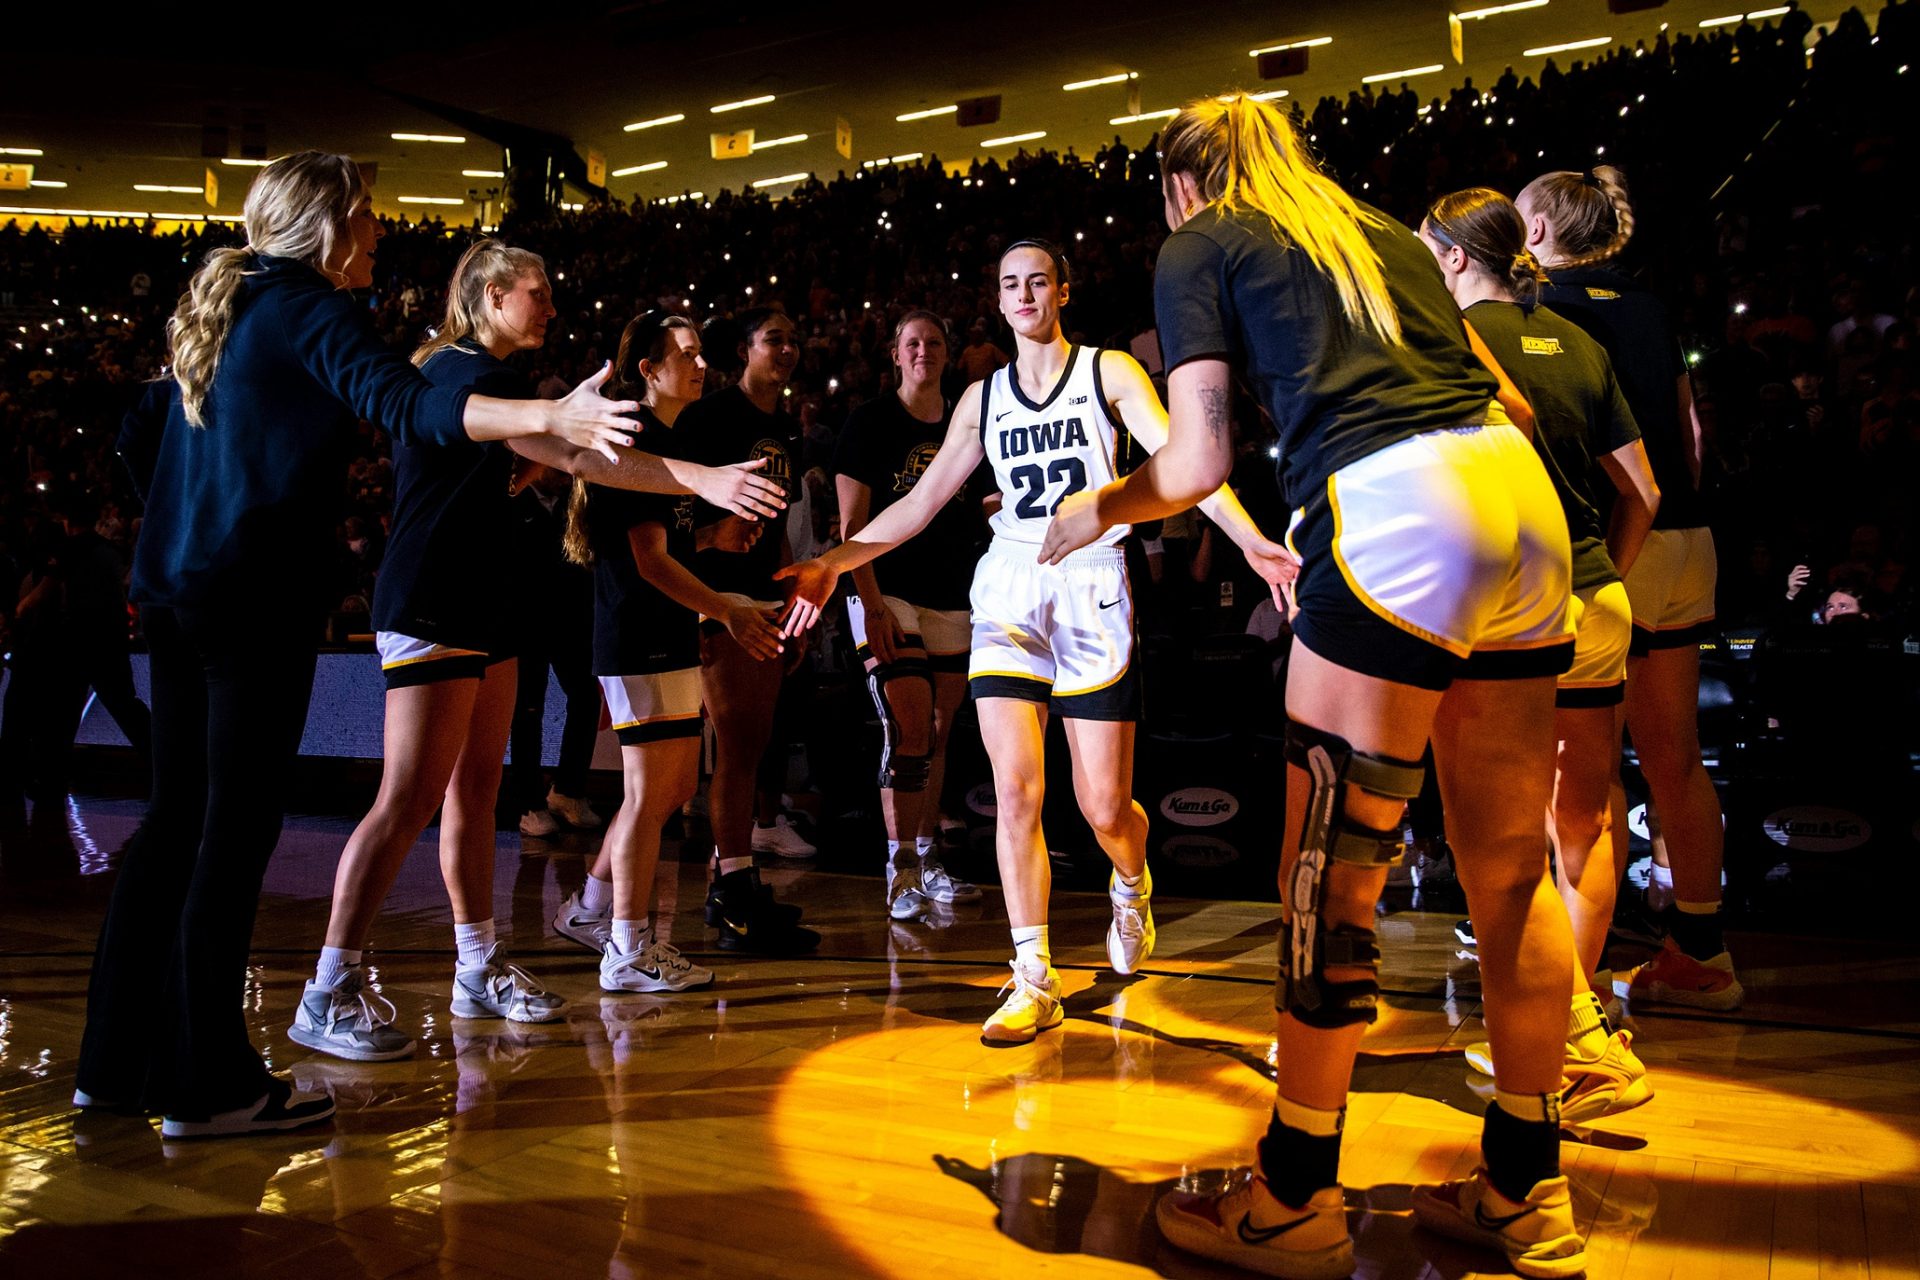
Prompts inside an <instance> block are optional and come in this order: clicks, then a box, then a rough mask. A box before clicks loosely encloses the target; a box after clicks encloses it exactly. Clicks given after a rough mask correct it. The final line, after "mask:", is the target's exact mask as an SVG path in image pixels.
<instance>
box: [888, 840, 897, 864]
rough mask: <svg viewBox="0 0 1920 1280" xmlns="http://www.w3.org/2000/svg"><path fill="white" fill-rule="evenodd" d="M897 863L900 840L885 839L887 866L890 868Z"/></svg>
mask: <svg viewBox="0 0 1920 1280" xmlns="http://www.w3.org/2000/svg"><path fill="white" fill-rule="evenodd" d="M899 864H900V842H899V841H898V840H889V841H887V867H888V868H889V869H891V868H893V867H896V866H898V865H899Z"/></svg>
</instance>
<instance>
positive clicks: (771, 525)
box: [674, 386, 800, 600]
mask: <svg viewBox="0 0 1920 1280" xmlns="http://www.w3.org/2000/svg"><path fill="white" fill-rule="evenodd" d="M674 430H675V431H678V432H682V433H684V435H685V436H686V439H687V442H688V444H687V448H688V453H687V455H686V457H687V459H688V460H689V461H692V462H698V463H702V464H704V465H706V466H709V467H723V466H729V465H731V464H733V463H736V462H750V461H752V460H753V459H755V458H765V459H767V465H766V467H765V468H764V469H762V470H761V471H760V473H759V474H761V475H763V476H765V477H767V478H768V479H769V480H774V481H778V482H779V484H780V485H781V487H782V488H784V489H785V490H786V496H787V501H788V502H792V501H793V499H794V497H795V495H796V494H797V492H798V489H797V484H798V481H799V478H800V476H799V471H798V469H797V464H798V461H799V458H800V442H799V428H798V426H797V425H796V424H795V422H794V420H793V419H792V418H791V417H789V416H788V415H787V414H784V413H778V412H776V413H762V412H760V410H759V408H758V407H757V406H756V405H755V404H754V403H753V401H751V400H749V399H747V393H746V392H744V391H742V390H741V389H740V388H739V387H738V386H731V387H728V388H726V389H725V390H724V391H716V392H714V393H713V394H712V395H710V396H708V397H706V398H705V399H703V400H696V401H695V402H694V403H692V404H690V405H688V406H687V407H686V408H685V409H684V410H682V411H681V414H680V420H679V421H678V422H677V423H675V424H674ZM728 514H729V513H728V512H727V511H725V510H723V509H722V508H720V507H716V506H712V505H710V504H709V503H706V502H699V503H696V504H695V508H694V517H693V519H694V523H695V524H696V525H698V526H700V527H701V528H705V527H706V526H707V525H710V524H714V523H716V522H718V521H719V520H721V519H723V518H725V517H726V516H727V515H728ZM765 523H766V531H765V532H764V533H762V534H761V535H760V541H758V542H756V543H754V544H753V549H752V550H751V551H747V552H745V553H738V552H732V551H702V552H701V553H700V554H698V555H696V556H695V557H694V558H693V564H692V568H693V571H694V573H696V574H697V575H699V578H700V581H702V582H704V583H706V584H707V585H708V586H709V587H712V588H713V589H714V590H715V591H734V592H738V593H739V594H741V595H743V596H746V597H747V598H748V599H749V600H784V599H786V598H787V592H786V588H785V587H783V586H781V585H779V584H777V583H775V582H774V580H773V571H774V570H775V569H777V568H779V567H780V559H781V551H780V549H781V548H782V547H783V546H785V545H786V541H787V512H786V511H785V510H784V509H783V510H782V511H781V512H780V514H779V515H778V516H777V517H775V518H774V519H771V520H768V521H766V522H765Z"/></svg>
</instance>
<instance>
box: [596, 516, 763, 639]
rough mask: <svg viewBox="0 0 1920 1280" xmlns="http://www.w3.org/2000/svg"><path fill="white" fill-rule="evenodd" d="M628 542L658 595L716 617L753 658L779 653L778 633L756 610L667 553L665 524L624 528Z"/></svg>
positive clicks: (650, 523) (643, 575)
mask: <svg viewBox="0 0 1920 1280" xmlns="http://www.w3.org/2000/svg"><path fill="white" fill-rule="evenodd" d="M718 527H719V526H717V525H709V526H708V528H709V529H717V528H718ZM702 532H703V533H705V531H704V530H703V531H702ZM627 545H628V546H629V547H630V548H632V550H633V562H634V564H635V565H636V566H637V567H638V568H639V570H640V576H641V577H643V578H645V579H646V580H647V581H648V583H650V584H651V585H652V586H653V587H654V588H655V589H656V590H657V591H659V592H660V594H661V595H663V596H665V597H666V598H667V599H669V600H671V601H673V602H674V603H675V604H677V605H679V606H680V607H682V608H684V609H691V610H693V611H694V612H695V613H698V614H701V615H703V616H705V617H708V618H717V619H719V620H720V621H721V622H723V623H725V624H726V628H727V630H728V631H729V632H731V633H732V634H733V638H734V639H736V640H738V641H739V642H740V646H741V647H742V648H743V649H745V650H746V651H747V652H748V653H751V654H752V655H753V656H754V657H756V658H760V659H762V660H764V659H767V658H771V657H773V656H775V655H776V654H778V653H779V652H780V633H779V632H778V630H776V629H775V627H774V625H773V623H772V622H771V621H770V620H769V619H768V618H766V617H765V616H764V615H762V614H761V613H760V612H759V610H757V609H754V608H753V607H752V606H742V605H739V604H736V603H735V602H734V601H731V600H729V599H727V598H726V597H725V596H723V595H721V594H720V593H719V592H718V591H715V590H714V589H713V588H712V587H709V586H708V585H707V584H706V583H704V582H702V581H700V579H699V578H697V577H695V576H694V575H693V573H692V572H691V571H690V570H689V569H688V568H687V567H686V566H685V565H683V564H681V563H680V562H679V561H678V560H676V559H674V558H673V557H672V556H671V555H669V554H668V553H667V531H666V528H665V527H664V526H662V525H660V524H657V523H655V522H654V521H651V520H649V521H646V522H645V523H642V524H637V525H634V526H633V527H632V528H631V529H629V530H627Z"/></svg>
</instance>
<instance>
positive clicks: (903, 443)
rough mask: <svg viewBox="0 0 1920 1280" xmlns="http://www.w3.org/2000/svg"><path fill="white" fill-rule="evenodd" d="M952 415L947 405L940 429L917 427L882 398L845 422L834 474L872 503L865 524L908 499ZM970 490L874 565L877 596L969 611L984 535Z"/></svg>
mask: <svg viewBox="0 0 1920 1280" xmlns="http://www.w3.org/2000/svg"><path fill="white" fill-rule="evenodd" d="M952 413H953V406H952V405H948V406H946V412H945V414H943V415H942V418H941V421H939V422H922V421H920V419H918V418H916V417H914V416H913V415H912V414H911V413H909V412H907V406H906V405H904V404H902V403H901V401H900V397H899V396H897V395H891V394H889V395H884V396H881V397H880V398H879V399H877V400H869V401H868V402H867V403H865V404H863V405H861V406H860V407H859V408H857V409H855V410H854V411H853V412H852V413H850V414H848V415H847V425H846V427H845V428H844V429H843V430H842V431H841V434H840V446H839V448H838V449H836V450H835V451H834V455H833V471H834V474H835V475H842V476H846V477H848V478H849V479H852V480H858V481H859V482H860V483H861V484H863V485H865V486H867V490H868V492H869V493H870V494H871V495H872V496H871V497H870V498H869V500H868V503H867V518H868V520H872V519H873V518H874V517H876V516H878V515H879V514H880V513H881V512H882V511H885V510H886V509H887V508H888V507H890V506H892V505H893V504H894V503H896V502H898V501H900V499H902V498H904V497H906V496H907V494H909V493H911V492H912V491H913V486H914V485H916V484H918V483H919V482H920V477H921V476H923V475H925V474H926V471H927V467H928V466H929V465H930V464H931V463H932V462H933V459H934V455H935V454H937V453H939V452H940V442H941V441H942V440H944V439H945V438H946V434H947V422H946V419H947V417H949V416H950V415H951V414H952ZM972 488H973V486H972V485H971V484H970V483H969V484H963V485H961V486H960V488H959V490H958V491H957V492H956V493H955V494H954V495H953V499H952V500H951V501H950V502H947V503H946V504H945V505H943V506H942V507H941V508H940V509H939V510H938V511H936V512H935V513H934V515H933V519H932V520H930V521H928V522H927V527H926V528H925V529H923V530H921V531H920V533H919V534H918V535H917V536H916V537H914V538H912V539H910V540H909V541H907V542H905V543H902V544H901V545H900V546H899V547H896V548H895V549H894V550H892V551H889V552H887V554H885V555H883V556H881V557H880V558H879V559H878V560H875V561H874V562H873V572H874V577H875V578H876V579H877V580H878V581H879V583H880V591H881V594H883V595H889V596H895V597H897V598H899V599H901V600H906V601H909V602H910V603H913V604H916V605H919V606H920V607H921V608H924V609H965V608H968V607H969V604H970V593H971V591H972V589H973V568H974V565H975V563H976V562H977V561H978V560H979V559H980V543H981V540H982V535H983V534H984V533H985V532H986V522H985V521H984V520H982V519H981V518H980V507H979V504H978V503H977V502H974V501H971V500H970V499H971V496H972V494H971V491H972Z"/></svg>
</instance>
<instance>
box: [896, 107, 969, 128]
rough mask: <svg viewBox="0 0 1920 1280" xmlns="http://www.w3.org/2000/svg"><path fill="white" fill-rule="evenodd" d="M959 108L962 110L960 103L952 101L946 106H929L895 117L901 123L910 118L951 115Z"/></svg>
mask: <svg viewBox="0 0 1920 1280" xmlns="http://www.w3.org/2000/svg"><path fill="white" fill-rule="evenodd" d="M958 110H960V104H959V103H957V102H950V103H948V104H947V105H946V106H944V107H928V108H927V109H926V110H925V111H909V112H907V113H906V114H905V115H898V116H895V117H894V119H895V120H898V121H899V122H900V123H901V124H905V123H906V122H907V121H909V120H926V119H929V118H931V117H933V116H950V115H952V114H953V113H954V112H956V111H958Z"/></svg>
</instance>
